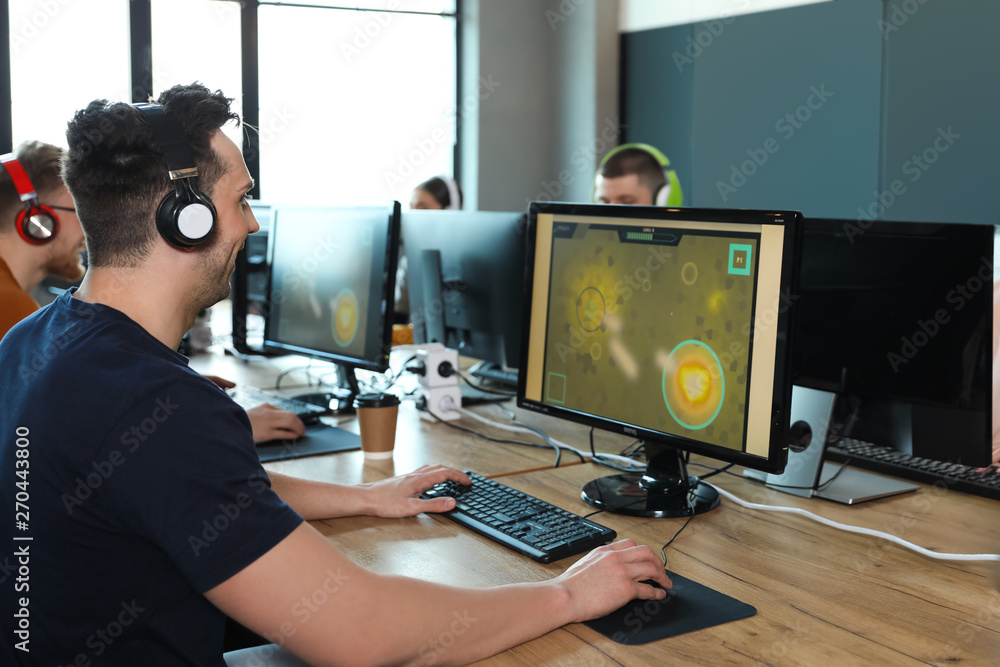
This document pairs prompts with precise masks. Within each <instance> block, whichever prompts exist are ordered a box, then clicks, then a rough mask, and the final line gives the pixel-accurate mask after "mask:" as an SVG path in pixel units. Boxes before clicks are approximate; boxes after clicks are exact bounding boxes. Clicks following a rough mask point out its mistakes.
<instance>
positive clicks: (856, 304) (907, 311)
mask: <svg viewBox="0 0 1000 667" xmlns="http://www.w3.org/2000/svg"><path fill="white" fill-rule="evenodd" d="M803 230H804V231H803V241H802V260H801V278H800V295H801V299H800V301H799V303H798V316H797V324H796V330H795V335H794V345H793V355H792V380H793V382H794V383H795V384H797V385H802V386H805V387H810V388H812V389H820V390H823V391H829V392H834V393H837V394H838V395H839V396H840V397H841V398H842V399H846V400H841V401H838V403H837V415H838V417H837V419H836V420H835V421H836V422H837V424H838V425H839V426H838V427H839V429H840V430H839V432H838V433H837V435H842V436H850V437H853V438H857V439H860V440H865V441H868V442H873V443H875V444H879V445H891V446H895V447H896V448H897V449H900V450H901V451H904V452H906V453H908V454H913V455H916V456H920V457H924V458H930V459H934V460H939V461H961V462H963V463H965V464H967V465H986V464H988V463H989V462H990V460H991V458H992V457H991V453H990V449H991V447H990V445H991V439H992V431H993V429H992V411H991V406H992V403H993V400H992V374H993V370H992V366H993V358H994V350H993V345H994V340H993V339H994V333H993V274H994V268H993V259H994V256H993V249H994V237H995V234H996V232H995V229H994V226H993V225H970V224H942V223H912V222H890V221H883V220H880V221H876V222H871V221H867V222H865V223H864V225H863V226H860V225H859V223H858V221H856V220H834V219H813V218H807V219H805V221H804V223H803Z"/></svg>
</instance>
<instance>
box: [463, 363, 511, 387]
mask: <svg viewBox="0 0 1000 667" xmlns="http://www.w3.org/2000/svg"><path fill="white" fill-rule="evenodd" d="M469 374H470V375H472V377H475V378H479V379H480V380H484V381H488V382H494V383H496V384H498V385H502V386H504V387H510V388H511V389H517V369H515V368H503V367H501V366H498V365H497V364H494V363H490V362H487V361H483V362H481V363H478V364H476V365H475V366H473V367H472V368H470V369H469Z"/></svg>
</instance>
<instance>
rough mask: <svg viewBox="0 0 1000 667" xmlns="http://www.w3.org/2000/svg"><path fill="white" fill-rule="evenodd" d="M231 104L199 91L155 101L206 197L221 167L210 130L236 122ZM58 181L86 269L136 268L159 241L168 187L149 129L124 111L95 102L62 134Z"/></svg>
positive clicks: (181, 90) (178, 89)
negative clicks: (69, 203)
mask: <svg viewBox="0 0 1000 667" xmlns="http://www.w3.org/2000/svg"><path fill="white" fill-rule="evenodd" d="M232 101H233V100H232V98H229V97H226V96H225V95H223V94H222V91H215V92H214V93H213V92H211V91H210V90H209V89H208V88H206V87H205V86H203V85H201V84H200V83H193V84H190V85H186V86H174V87H173V88H171V89H170V90H167V91H164V92H163V93H162V94H161V95H160V97H159V98H158V99H157V100H156V103H157V104H162V105H163V106H164V107H165V109H166V112H167V113H168V114H169V115H170V116H172V117H173V118H175V119H176V120H177V122H179V123H180V125H181V127H182V128H183V130H184V134H185V136H186V137H187V141H188V144H189V145H190V146H191V152H192V153H193V154H194V160H195V164H196V166H197V167H198V183H197V187H198V189H199V190H201V191H202V192H204V193H205V194H207V195H209V196H211V195H212V190H213V188H214V187H215V184H216V182H217V181H218V180H219V178H220V177H221V176H222V175H223V174H224V173H225V165H224V164H223V163H222V161H221V160H220V159H219V156H218V155H217V154H216V153H215V151H213V150H212V147H211V144H210V142H211V139H212V136H213V135H214V134H215V132H216V130H218V129H219V128H221V127H222V126H223V125H225V124H226V123H227V122H229V121H230V120H233V121H235V122H236V124H237V126H239V122H240V119H239V116H238V115H236V114H235V113H234V112H232V111H231V110H230V108H229V106H230V103H231V102H232ZM66 139H67V141H68V143H69V153H68V154H67V155H66V158H65V160H64V162H63V179H64V180H65V181H66V185H67V187H68V188H69V191H70V194H72V195H73V200H74V202H75V205H76V211H77V215H78V217H79V218H80V225H81V226H82V227H83V232H84V235H85V236H86V239H87V252H88V255H89V261H90V266H92V267H99V266H117V267H134V266H138V265H139V264H140V263H141V262H142V260H143V259H144V258H145V257H146V255H147V254H148V253H149V250H150V248H151V247H152V244H153V240H154V238H155V236H156V234H157V232H156V223H155V214H156V207H157V206H158V205H159V203H160V200H161V199H163V197H164V195H166V194H167V192H169V191H170V190H171V189H172V188H173V187H174V186H173V185H172V184H171V182H170V179H169V177H168V176H167V166H166V162H165V161H164V157H163V152H162V151H161V150H160V147H159V144H158V143H157V141H156V135H155V134H154V133H153V129H152V126H151V125H150V124H149V123H148V122H147V121H146V120H145V119H144V118H143V116H142V114H141V113H140V112H139V111H138V110H136V108H135V107H133V106H132V105H130V104H125V103H122V102H118V103H112V102H108V101H107V100H94V101H93V102H91V103H90V104H88V105H87V108H85V109H82V110H81V111H78V112H76V115H75V116H74V117H73V120H72V121H70V123H69V127H68V128H67V130H66Z"/></svg>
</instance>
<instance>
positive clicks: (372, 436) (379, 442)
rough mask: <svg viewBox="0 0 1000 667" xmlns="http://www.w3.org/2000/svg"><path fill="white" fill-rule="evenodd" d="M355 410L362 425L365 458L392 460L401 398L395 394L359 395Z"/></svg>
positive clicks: (356, 399) (362, 443)
mask: <svg viewBox="0 0 1000 667" xmlns="http://www.w3.org/2000/svg"><path fill="white" fill-rule="evenodd" d="M354 409H355V410H357V412H358V422H359V423H360V425H361V450H362V451H363V452H364V454H365V458H366V459H389V458H392V449H393V447H394V446H395V443H396V415H397V414H398V413H399V398H398V397H397V396H395V395H393V394H358V396H357V397H356V398H355V399H354Z"/></svg>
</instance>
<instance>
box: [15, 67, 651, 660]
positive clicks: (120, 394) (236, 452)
mask: <svg viewBox="0 0 1000 667" xmlns="http://www.w3.org/2000/svg"><path fill="white" fill-rule="evenodd" d="M158 101H159V104H160V105H162V106H160V107H155V108H149V109H139V108H137V107H133V106H130V105H127V104H109V103H108V102H107V101H105V100H99V101H96V102H93V103H91V104H90V105H89V106H88V107H87V108H86V109H85V110H83V111H80V112H78V113H77V114H76V117H75V118H74V119H73V121H72V122H71V123H70V125H69V130H68V132H67V137H68V141H69V146H70V148H69V153H68V156H67V159H66V161H65V166H64V178H65V180H66V183H67V185H68V187H69V189H70V192H71V193H72V194H73V198H74V200H75V202H76V207H77V210H78V211H79V214H80V220H81V223H82V225H83V227H84V230H85V231H86V234H87V246H88V253H89V258H90V269H89V271H88V273H87V276H86V278H85V279H84V282H83V284H82V285H81V287H80V288H79V289H78V290H75V291H71V292H66V293H65V294H63V295H62V296H60V297H59V299H57V300H56V301H55V302H54V303H53V304H51V305H50V306H48V307H47V308H45V309H44V310H42V311H39V312H38V313H36V314H34V315H32V316H31V317H29V318H28V319H27V320H25V321H24V322H23V323H22V324H21V325H19V326H17V327H15V328H14V329H13V330H12V331H11V332H10V333H9V334H8V336H7V337H6V338H5V339H4V340H2V341H0V395H2V396H3V397H4V400H3V401H0V424H3V425H4V428H5V429H6V430H7V432H6V433H5V434H4V435H3V437H2V438H0V511H2V513H3V514H5V515H6V516H8V517H11V520H9V521H5V522H0V542H4V543H6V544H10V545H15V548H21V547H23V549H24V550H25V551H24V553H26V554H27V553H29V550H30V570H31V574H32V576H31V579H30V594H29V593H28V592H23V593H17V594H14V595H11V594H8V593H7V592H6V591H5V594H4V595H2V596H0V619H2V620H0V663H3V664H18V662H21V661H23V659H25V658H27V654H25V653H23V652H21V650H20V649H19V648H18V647H17V646H16V643H17V642H18V641H19V635H17V634H16V633H17V632H18V631H19V630H20V629H21V628H20V626H19V625H18V624H19V623H20V621H19V618H20V617H19V616H18V613H19V610H24V611H25V612H27V610H28V609H29V606H28V605H29V601H30V620H29V621H28V623H27V625H28V626H30V639H31V643H30V650H31V654H30V657H31V660H32V662H33V664H89V663H90V662H91V659H92V658H95V657H96V656H100V661H101V662H102V664H114V665H139V664H143V665H146V664H150V665H151V664H198V665H218V666H221V665H223V664H224V662H223V657H222V656H221V655H220V652H221V647H222V633H223V622H224V616H223V612H225V613H226V614H228V615H229V616H231V617H232V618H234V619H236V620H237V621H239V622H241V623H242V624H243V625H245V626H247V627H249V628H251V629H252V630H254V631H256V632H257V633H259V634H261V635H263V636H265V637H267V638H268V639H270V640H271V641H275V642H278V643H281V644H282V645H283V646H284V648H285V649H287V650H288V651H290V652H291V653H293V654H295V655H297V656H299V658H301V659H303V660H305V661H307V662H310V663H313V664H389V663H403V662H407V663H409V662H414V661H416V660H421V659H424V658H427V657H428V656H426V655H425V654H423V653H422V651H426V650H427V647H428V646H431V645H434V642H435V641H436V640H437V639H439V638H440V637H442V636H445V635H447V636H449V637H452V638H453V639H454V642H453V643H452V644H450V645H449V648H448V649H447V650H448V654H447V656H446V657H447V661H448V662H452V663H461V664H465V663H470V662H473V661H475V660H478V659H480V658H484V657H486V656H488V655H491V654H493V653H496V652H499V651H502V650H504V649H506V648H508V647H510V646H513V645H515V644H518V643H520V642H524V641H527V640H529V639H532V638H534V637H538V636H540V635H542V634H545V633H547V632H548V631H550V630H553V629H555V628H557V627H559V626H561V625H564V624H566V623H569V622H573V621H582V620H586V619H590V618H595V617H598V616H602V615H605V614H607V613H609V612H611V611H613V610H615V609H618V608H619V607H621V606H622V605H623V604H625V603H626V602H628V601H629V600H632V599H635V598H642V599H663V598H664V597H665V595H666V592H665V591H663V590H660V589H659V588H656V587H655V586H652V585H649V584H647V583H643V582H644V581H646V580H653V581H655V582H656V583H657V584H659V585H661V586H663V587H665V588H668V587H669V586H670V581H669V579H668V578H667V577H666V575H665V573H664V570H663V565H662V564H661V563H660V561H659V559H658V557H657V556H656V555H655V554H654V553H653V551H652V550H651V549H650V548H649V547H646V546H636V545H635V544H634V543H631V542H630V541H627V540H625V541H621V542H618V543H616V544H613V545H609V546H606V547H601V548H599V549H596V550H594V551H593V552H591V553H590V554H589V555H588V556H586V557H584V558H583V559H581V560H580V561H578V562H577V563H576V564H574V565H573V566H572V567H570V568H569V569H568V570H567V571H566V572H564V573H563V574H561V575H560V576H558V577H556V578H554V579H551V580H547V581H540V582H531V583H524V584H517V585H509V586H502V587H498V588H489V589H463V588H454V587H449V586H442V585H439V584H435V583H431V582H427V581H421V580H417V579H410V578H406V577H398V576H388V575H381V574H377V573H375V572H371V571H369V570H366V569H364V568H362V567H360V566H358V565H357V564H355V563H354V562H353V561H352V560H350V559H349V558H347V557H346V556H345V555H344V554H342V553H340V552H339V551H338V550H337V549H336V548H334V546H333V545H332V544H331V543H330V542H329V541H328V540H327V539H326V538H324V537H323V536H322V535H321V534H320V533H319V532H317V531H316V530H315V529H314V528H312V527H311V526H309V525H308V524H307V523H305V521H304V520H308V519H330V518H335V517H342V516H351V515H359V514H372V515H378V516H384V517H396V518H400V517H408V516H413V515H416V514H419V513H421V512H442V511H447V510H449V509H451V508H453V507H454V504H455V501H454V499H452V498H438V499H431V500H424V499H420V498H419V495H420V493H421V492H423V491H425V490H427V489H429V488H431V487H432V486H433V485H435V484H437V483H439V482H443V481H445V480H453V481H456V482H459V483H465V484H468V483H469V479H468V478H467V477H466V476H465V475H464V474H463V473H461V472H458V471H457V470H452V469H449V468H443V467H440V466H437V467H426V468H423V469H420V470H417V471H416V472H414V473H411V474H409V475H403V476H401V477H396V478H392V479H388V480H385V481H382V482H376V483H372V484H366V485H361V486H350V487H348V486H340V485H336V484H330V483H323V482H313V481H307V480H301V479H296V478H292V477H287V476H284V475H281V474H278V473H270V474H268V473H266V472H265V471H264V469H263V468H262V467H261V465H260V461H259V460H258V457H257V454H256V452H255V450H254V445H253V443H252V439H251V434H250V426H249V422H248V421H247V419H246V415H245V413H244V412H243V411H242V410H240V409H239V407H237V406H236V404H235V403H233V402H232V401H231V400H230V399H229V397H228V396H226V394H225V393H224V392H222V391H221V390H220V389H219V388H218V387H217V386H216V385H214V384H213V383H211V382H209V381H208V380H206V379H205V378H203V377H201V376H199V375H198V374H197V373H195V372H194V371H192V370H191V369H190V368H189V367H188V366H187V361H186V359H184V358H183V357H181V356H180V355H178V354H176V353H175V352H174V349H175V348H176V347H177V345H178V343H179V342H180V340H181V337H182V336H183V334H184V332H185V331H186V330H187V329H188V328H189V327H190V325H191V323H192V322H193V321H194V319H195V317H196V315H197V314H198V312H199V311H200V310H201V309H203V308H206V307H208V306H211V305H212V304H214V303H215V302H217V301H218V300H219V299H222V298H224V297H225V296H226V295H227V294H228V292H229V276H230V274H231V273H232V271H233V269H234V266H235V264H234V263H235V258H236V253H237V252H238V251H239V249H240V248H241V247H242V246H243V244H244V241H245V240H246V237H247V234H249V233H253V232H255V231H257V229H258V225H257V222H256V220H255V219H254V216H253V213H252V212H251V210H250V208H249V206H248V205H247V202H246V198H245V197H246V194H247V192H248V191H249V190H250V189H251V188H252V187H253V181H252V179H251V178H250V175H249V172H248V171H247V168H246V165H245V164H244V162H243V157H242V154H241V152H240V149H239V147H237V146H236V144H234V143H233V142H232V141H231V140H230V139H229V138H228V137H227V136H226V135H225V134H224V133H223V132H222V131H221V130H220V129H219V128H221V127H222V126H223V125H224V124H225V123H227V122H229V121H230V120H235V121H237V122H238V120H239V119H238V118H237V117H236V116H235V114H233V113H232V112H231V111H230V108H229V105H230V103H231V101H232V100H230V99H228V98H226V97H224V96H223V95H222V94H221V93H211V92H209V91H208V90H207V89H206V88H204V86H201V85H197V84H195V85H191V86H183V87H181V86H178V87H175V88H172V89H170V90H168V91H166V92H164V93H163V94H162V95H160V97H159V100H158ZM98 133H101V136H102V141H101V142H99V143H91V142H90V140H89V138H90V137H93V136H95V135H96V134H98ZM51 341H58V343H57V344H56V345H54V346H51V345H50V344H49V343H50V342H51ZM39 355H41V362H40V363H37V364H33V360H34V359H36V358H37V357H38V356H39ZM19 369H28V371H27V372H24V371H23V370H22V371H19ZM22 452H23V453H22ZM19 461H27V463H25V464H19V463H18V462H19ZM29 466H30V467H29ZM18 471H21V472H20V473H19V472H18ZM24 471H27V472H24ZM19 475H20V476H19ZM28 475H30V487H29V488H30V503H31V515H30V526H29V524H28V523H27V522H25V523H24V524H23V526H22V527H19V528H17V529H16V528H15V521H14V520H13V518H14V514H15V500H16V499H17V494H18V493H19V488H20V487H19V486H18V485H17V483H18V482H19V481H25V480H23V479H22V477H26V476H28ZM25 484H27V481H25ZM25 493H27V492H25ZM29 528H30V531H28V529H29ZM17 530H20V531H21V532H17ZM25 531H27V532H25ZM26 536H31V537H37V538H38V539H35V540H34V541H32V542H30V543H22V542H19V541H15V540H16V538H18V537H22V538H23V537H26ZM26 557H27V556H26ZM21 562H24V561H21ZM13 584H14V582H13V580H12V579H10V578H9V579H8V582H7V585H9V586H12V587H13ZM320 590H322V591H323V600H324V602H323V603H321V604H315V605H309V610H308V614H307V616H308V618H307V619H305V620H303V618H302V613H301V612H302V611H303V607H302V601H303V600H316V592H317V591H320ZM29 596H30V600H29ZM459 615H461V616H462V619H465V620H464V621H463V626H462V632H459V633H456V632H454V631H453V630H451V628H453V627H454V624H455V622H456V618H458V616H459ZM306 621H307V622H306ZM109 624H111V625H109ZM112 625H113V626H114V627H115V633H114V634H112V633H111V632H110V631H106V629H108V628H111V627H112ZM25 632H29V631H25ZM261 653H267V654H269V655H272V656H273V655H274V654H275V650H274V649H273V648H271V647H265V649H264V650H262V651H261ZM289 660H290V661H289V662H285V663H284V664H301V663H298V662H291V660H294V658H289ZM256 664H263V663H260V662H258V663H256ZM271 664H274V661H273V660H272V663H271Z"/></svg>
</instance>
